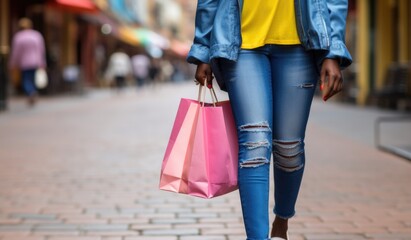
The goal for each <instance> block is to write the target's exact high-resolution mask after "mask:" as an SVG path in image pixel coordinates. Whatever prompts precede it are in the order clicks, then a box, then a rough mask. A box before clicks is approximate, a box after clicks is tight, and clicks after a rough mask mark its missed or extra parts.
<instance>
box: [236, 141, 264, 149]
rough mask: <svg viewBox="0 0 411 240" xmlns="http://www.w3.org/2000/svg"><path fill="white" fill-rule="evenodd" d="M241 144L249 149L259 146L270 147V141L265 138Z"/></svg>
mask: <svg viewBox="0 0 411 240" xmlns="http://www.w3.org/2000/svg"><path fill="white" fill-rule="evenodd" d="M241 145H242V146H245V147H247V149H250V150H251V149H256V148H260V147H264V148H269V147H270V143H269V142H268V141H267V140H263V141H258V142H246V143H242V144H241Z"/></svg>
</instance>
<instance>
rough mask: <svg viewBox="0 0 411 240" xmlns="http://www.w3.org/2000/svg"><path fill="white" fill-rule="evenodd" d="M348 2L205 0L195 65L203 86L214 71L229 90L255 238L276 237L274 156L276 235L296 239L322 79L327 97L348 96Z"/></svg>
mask: <svg viewBox="0 0 411 240" xmlns="http://www.w3.org/2000/svg"><path fill="white" fill-rule="evenodd" d="M347 5H348V0H338V1H337V0H317V1H282V0H271V1H257V2H255V1H251V0H239V1H237V0H225V1H222V0H221V1H218V0H199V1H198V5H197V13H196V22H195V29H196V31H195V38H194V44H193V46H192V47H191V50H190V53H189V55H188V58H187V60H188V61H189V62H190V63H194V64H197V71H196V74H195V78H196V81H197V82H198V83H200V84H202V85H204V84H207V86H208V87H212V78H213V77H212V74H213V73H214V76H215V77H216V79H217V82H218V83H219V85H220V87H221V88H222V89H223V90H227V91H228V94H229V97H230V102H231V107H232V109H233V113H234V118H235V121H236V125H237V129H238V142H239V156H238V160H239V166H238V186H239V192H240V199H241V205H242V211H243V219H244V225H245V230H246V233H247V240H251V239H252V240H266V239H269V237H268V233H269V222H268V221H269V214H268V211H267V209H268V207H269V173H270V168H269V166H270V158H271V154H272V155H273V159H274V162H273V168H274V185H275V186H274V190H275V191H274V198H275V206H274V209H273V212H274V214H275V215H276V216H275V219H274V222H273V224H272V230H271V238H272V239H277V240H280V239H282V240H286V239H289V238H288V234H287V232H288V219H289V218H291V217H293V216H294V214H295V203H296V201H297V196H298V192H299V189H300V184H301V180H302V176H303V171H304V166H305V154H304V136H305V130H306V124H307V121H308V116H309V112H310V107H311V101H312V99H313V95H314V91H315V86H316V84H317V80H318V79H320V84H321V89H322V91H323V95H324V100H326V99H328V98H329V97H331V96H333V95H334V94H336V93H338V92H339V91H341V88H342V78H341V69H342V68H344V67H347V66H348V65H350V64H351V62H352V59H351V56H350V54H349V52H348V51H347V48H346V46H345V39H344V37H345V24H346V15H347V7H348V6H347ZM297 16H298V18H297ZM227 19H229V20H230V21H227ZM317 68H318V69H317ZM319 73H320V74H319Z"/></svg>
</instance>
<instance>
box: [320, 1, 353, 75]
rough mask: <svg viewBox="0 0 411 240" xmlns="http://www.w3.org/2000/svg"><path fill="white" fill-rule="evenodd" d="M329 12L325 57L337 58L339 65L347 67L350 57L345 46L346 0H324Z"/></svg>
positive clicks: (350, 60) (350, 61)
mask: <svg viewBox="0 0 411 240" xmlns="http://www.w3.org/2000/svg"><path fill="white" fill-rule="evenodd" d="M326 2H327V8H328V12H329V14H330V25H331V26H330V27H331V36H330V37H331V42H330V50H329V52H328V54H327V55H326V56H325V58H335V59H338V60H339V63H340V67H341V68H345V67H348V66H349V65H350V64H351V63H352V58H351V55H350V53H349V52H348V49H347V47H346V46H345V25H346V18H347V11H348V0H326Z"/></svg>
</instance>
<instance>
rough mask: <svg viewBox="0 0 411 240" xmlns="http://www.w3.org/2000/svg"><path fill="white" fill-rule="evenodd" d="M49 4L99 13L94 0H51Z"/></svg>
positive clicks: (65, 8)
mask: <svg viewBox="0 0 411 240" xmlns="http://www.w3.org/2000/svg"><path fill="white" fill-rule="evenodd" d="M49 5H51V6H53V7H57V8H61V9H63V10H67V11H71V12H76V13H97V12H98V8H97V7H96V5H95V4H94V3H93V1H92V0H50V1H49Z"/></svg>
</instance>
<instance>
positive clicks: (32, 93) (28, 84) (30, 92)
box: [21, 69, 37, 106]
mask: <svg viewBox="0 0 411 240" xmlns="http://www.w3.org/2000/svg"><path fill="white" fill-rule="evenodd" d="M35 73H36V69H27V70H22V74H21V75H22V86H23V90H24V92H25V93H26V95H27V96H28V104H29V105H30V106H33V105H34V104H35V103H36V99H37V89H36V85H35V84H34V76H35Z"/></svg>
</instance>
